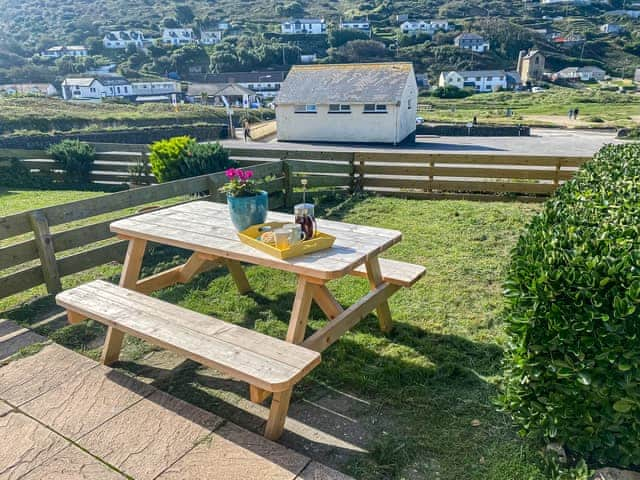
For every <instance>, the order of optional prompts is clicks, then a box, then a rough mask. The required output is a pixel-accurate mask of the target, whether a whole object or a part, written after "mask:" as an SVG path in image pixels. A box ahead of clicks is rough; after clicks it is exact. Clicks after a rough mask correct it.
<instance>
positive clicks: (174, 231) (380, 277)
mask: <svg viewBox="0 0 640 480" xmlns="http://www.w3.org/2000/svg"><path fill="white" fill-rule="evenodd" d="M267 221H285V222H286V221H291V216H290V215H285V214H281V213H275V212H269V216H268V218H267ZM320 229H321V230H322V231H324V232H326V233H329V234H331V235H334V236H335V237H336V241H335V244H334V246H333V248H331V249H328V250H324V251H320V252H315V253H312V254H309V255H304V256H302V257H296V258H292V259H288V260H280V259H277V258H274V257H272V256H270V255H268V254H266V253H264V252H261V251H259V250H256V249H254V248H252V247H250V246H248V245H246V244H244V243H242V242H240V240H239V239H238V237H237V233H236V231H235V229H234V228H233V226H232V225H231V220H230V218H229V214H228V210H227V207H226V205H222V204H217V203H213V202H206V201H199V202H190V203H186V204H182V205H178V206H175V207H170V208H167V209H161V210H157V211H152V212H149V213H144V214H142V215H139V216H136V217H131V218H127V219H123V220H118V221H116V222H114V223H112V224H111V230H112V231H113V232H115V233H116V234H117V235H118V236H119V237H121V238H124V239H126V240H128V241H129V245H128V249H127V254H126V257H125V261H124V266H123V270H122V274H121V277H120V286H115V285H112V284H109V283H106V282H102V281H96V282H91V283H89V284H85V285H82V286H79V287H76V288H74V289H71V290H68V291H65V292H63V293H61V294H59V295H58V296H57V297H56V300H57V302H58V304H60V305H61V306H63V307H64V308H65V309H66V310H67V312H68V318H69V321H70V322H72V323H75V322H79V321H82V320H84V319H85V318H92V319H94V320H97V321H100V322H102V323H104V324H106V325H107V326H108V331H107V338H106V340H105V347H104V349H103V352H102V362H103V363H104V364H106V365H109V364H111V363H113V362H115V361H117V359H118V357H119V354H120V349H121V345H122V340H123V337H124V334H125V333H128V334H130V335H133V336H136V337H138V338H142V339H144V340H146V341H149V342H150V343H152V344H155V345H158V346H161V347H163V348H167V349H169V350H173V351H175V352H177V353H179V354H181V355H184V356H185V357H187V358H190V359H192V360H195V361H196V362H199V363H201V364H203V365H206V366H210V367H213V368H215V369H218V370H221V371H223V372H225V373H227V374H229V375H230V376H232V377H234V378H237V379H240V380H243V381H246V382H247V383H249V385H250V398H251V400H252V401H253V402H256V403H261V402H263V401H264V400H266V399H267V398H268V397H269V396H271V395H273V399H272V401H271V409H270V413H269V420H268V421H267V426H266V429H265V436H267V437H268V438H270V439H276V438H278V437H279V436H280V435H281V434H282V432H283V430H284V423H285V419H286V415H287V411H288V408H289V402H290V399H291V393H292V389H293V386H294V385H295V384H296V383H297V382H299V381H300V380H301V379H302V378H303V377H304V376H305V375H307V374H308V373H309V372H310V371H311V370H312V369H313V368H314V367H315V366H316V365H318V364H319V363H320V353H321V352H322V351H324V350H325V349H326V348H327V347H328V346H330V345H331V344H332V343H334V342H335V341H337V340H338V339H339V338H340V336H342V335H343V334H344V333H345V332H347V331H348V330H349V329H351V328H352V327H354V326H355V325H356V324H357V323H358V322H359V321H360V320H361V319H362V318H364V317H365V316H367V315H368V314H369V313H370V312H372V311H373V310H376V311H377V314H378V320H379V323H380V328H381V330H382V331H383V332H388V331H390V330H391V328H392V323H391V312H390V310H389V305H388V303H387V300H388V299H389V297H390V296H391V295H393V293H395V292H396V291H397V290H398V289H400V288H402V287H411V286H412V285H413V284H414V283H415V282H417V281H418V280H419V279H420V278H421V277H422V276H423V275H424V273H425V269H424V267H422V266H419V265H413V264H409V263H406V262H401V261H397V260H385V259H380V258H379V254H380V253H381V252H383V251H385V250H386V249H388V248H389V247H391V246H392V245H394V244H396V243H397V242H399V241H400V240H401V238H402V235H401V233H400V232H398V231H395V230H388V229H382V228H375V227H366V226H361V225H349V224H345V223H341V222H333V221H328V220H321V221H320ZM147 242H156V243H160V244H164V245H170V246H175V247H180V248H185V249H188V250H191V251H192V252H193V254H192V255H191V257H190V258H189V259H188V260H187V262H186V263H185V264H183V265H180V266H177V267H174V268H171V269H169V270H166V271H164V272H160V273H158V274H155V275H152V276H150V277H146V278H143V279H140V278H139V274H140V270H141V266H142V258H143V255H144V252H145V249H146V246H147ZM240 262H244V263H249V264H253V265H262V266H266V267H270V268H275V269H278V270H283V271H288V272H292V273H295V274H296V275H297V277H298V282H297V287H296V296H295V299H294V302H293V306H292V309H291V317H290V319H289V329H288V332H287V336H286V341H283V340H279V339H275V338H272V337H269V336H266V335H262V334H260V333H257V332H254V331H251V330H247V329H245V328H242V327H239V326H237V325H232V324H229V323H227V322H223V321H222V320H218V319H215V318H212V317H209V316H206V315H201V314H198V313H195V312H191V311H189V310H185V309H184V308H182V307H179V306H175V305H171V304H167V303H166V302H163V301H161V300H158V299H155V298H152V297H149V296H147V295H146V294H149V293H152V292H154V291H156V290H159V289H161V288H165V287H168V286H170V285H173V284H176V283H186V282H188V281H190V280H191V279H192V278H193V277H194V276H196V275H198V274H199V273H202V272H205V271H207V270H210V269H212V268H217V267H220V266H225V267H226V268H227V269H228V270H229V272H230V274H231V276H232V278H233V279H234V281H235V283H236V285H237V287H238V290H239V291H240V293H241V294H244V293H247V292H249V291H250V290H251V286H250V285H249V282H248V280H247V278H246V276H245V274H244V270H243V268H242V264H241V263H240ZM346 275H353V276H358V277H364V278H366V279H368V281H369V284H370V288H371V290H370V292H369V293H367V294H366V295H365V296H363V297H362V298H361V299H360V300H359V301H358V302H356V303H355V304H353V305H351V306H349V307H347V308H343V307H342V305H341V304H340V303H339V302H338V301H337V300H336V298H335V297H334V296H333V294H332V293H331V291H330V290H329V288H328V287H327V283H328V282H329V281H331V280H334V279H338V278H342V277H344V276H346ZM312 302H315V303H316V304H317V305H318V306H319V307H320V309H321V310H322V311H323V312H324V313H325V315H326V316H327V317H328V319H329V322H328V323H327V324H326V325H325V326H324V327H322V328H320V329H319V330H317V331H316V332H315V333H313V334H312V335H310V336H309V337H307V338H306V339H305V333H306V328H307V322H308V317H309V312H310V308H311V303H312Z"/></svg>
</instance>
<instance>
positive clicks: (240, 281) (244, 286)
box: [225, 259, 251, 295]
mask: <svg viewBox="0 0 640 480" xmlns="http://www.w3.org/2000/svg"><path fill="white" fill-rule="evenodd" d="M225 263H226V264H227V268H228V269H229V273H230V274H231V276H232V277H233V281H234V282H236V286H237V287H238V291H239V292H240V295H244V294H245V293H249V292H250V291H251V285H249V280H247V276H246V275H245V273H244V270H242V265H241V264H240V262H238V261H237V260H231V259H226V260H225Z"/></svg>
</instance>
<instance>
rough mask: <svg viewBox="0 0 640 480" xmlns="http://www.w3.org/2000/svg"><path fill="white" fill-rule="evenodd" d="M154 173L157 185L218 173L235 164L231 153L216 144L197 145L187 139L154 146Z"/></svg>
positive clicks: (192, 140)
mask: <svg viewBox="0 0 640 480" xmlns="http://www.w3.org/2000/svg"><path fill="white" fill-rule="evenodd" d="M150 150H151V155H150V156H149V161H150V162H151V171H152V172H153V174H154V175H155V177H156V179H157V180H158V182H169V181H171V180H177V179H179V178H188V177H195V176H198V175H205V174H207V173H215V172H220V171H222V170H225V169H227V168H229V167H232V166H234V165H235V162H233V161H231V160H229V153H228V152H227V151H226V150H225V149H224V148H222V145H220V144H219V143H218V142H216V143H197V142H196V141H195V140H194V139H193V138H191V137H188V136H182V137H173V138H169V139H167V140H160V141H159V142H155V143H152V144H151V147H150Z"/></svg>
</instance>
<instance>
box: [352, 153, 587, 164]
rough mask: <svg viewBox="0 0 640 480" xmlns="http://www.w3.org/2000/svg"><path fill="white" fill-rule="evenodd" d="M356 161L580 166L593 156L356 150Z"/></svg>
mask: <svg viewBox="0 0 640 480" xmlns="http://www.w3.org/2000/svg"><path fill="white" fill-rule="evenodd" d="M355 156H356V161H359V162H360V161H361V162H365V163H368V162H378V163H424V164H428V163H430V162H434V163H436V164H437V163H458V164H467V165H537V166H546V167H554V166H555V165H556V164H557V163H558V162H560V164H561V165H562V166H563V167H579V166H581V165H582V164H583V163H584V162H586V161H589V160H591V157H571V156H545V155H513V154H509V155H491V154H459V153H455V154H445V153H404V152H356V153H355Z"/></svg>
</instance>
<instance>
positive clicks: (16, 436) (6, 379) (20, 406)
mask: <svg viewBox="0 0 640 480" xmlns="http://www.w3.org/2000/svg"><path fill="white" fill-rule="evenodd" d="M45 340H46V339H44V338H43V337H40V336H39V335H36V334H34V333H32V332H31V331H29V330H26V329H22V328H20V327H19V326H17V325H16V324H14V323H12V322H9V321H7V320H0V361H6V359H7V358H10V355H12V354H14V353H15V352H17V351H18V350H19V349H20V348H23V347H24V346H26V345H29V344H33V343H37V342H40V341H41V342H44V341H45ZM34 350H35V349H34ZM0 438H2V439H3V440H4V439H10V441H8V442H7V441H3V442H0V479H8V480H13V479H24V480H34V479H45V478H56V479H64V480H76V479H99V480H111V479H124V478H133V479H135V480H151V479H158V480H169V479H181V480H183V479H205V478H206V479H208V480H215V479H224V480H233V479H238V480H240V479H242V480H250V479H270V480H278V479H282V480H285V479H287V480H294V479H300V480H347V479H349V478H350V477H347V476H346V475H343V474H341V473H340V472H338V471H336V470H333V469H330V468H328V467H326V466H324V465H322V464H320V463H318V462H315V461H312V460H310V459H309V458H308V457H307V456H305V455H302V454H300V453H298V452H295V451H293V450H291V449H289V448H287V447H285V446H283V445H280V444H278V443H274V442H271V441H269V440H266V439H265V438H263V437H261V436H259V435H257V434H255V433H252V432H250V431H248V430H245V429H243V428H241V427H239V426H237V425H235V424H233V423H231V422H229V421H228V420H225V419H223V418H221V417H218V416H217V415H214V414H212V413H210V412H207V411H204V410H202V409H200V408H197V407H195V406H193V405H190V404H189V403H186V402H184V401H182V400H180V399H177V398H175V397H172V396H171V395H169V394H167V393H165V392H162V391H160V390H158V389H156V388H155V387H153V386H152V385H149V384H146V383H144V382H142V381H139V380H138V379H135V378H132V377H129V376H127V375H124V374H122V373H120V372H117V371H115V370H113V369H111V368H107V367H104V366H102V365H100V364H98V363H96V362H94V361H93V360H91V359H88V358H86V357H84V356H82V355H80V354H77V353H75V352H73V351H71V350H68V349H66V348H63V347H61V346H59V345H56V344H47V345H46V346H44V347H43V348H42V349H41V350H40V351H38V352H37V353H34V354H32V355H30V356H25V357H23V358H18V359H16V360H13V361H10V362H9V363H7V364H6V365H4V366H1V367H0Z"/></svg>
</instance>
